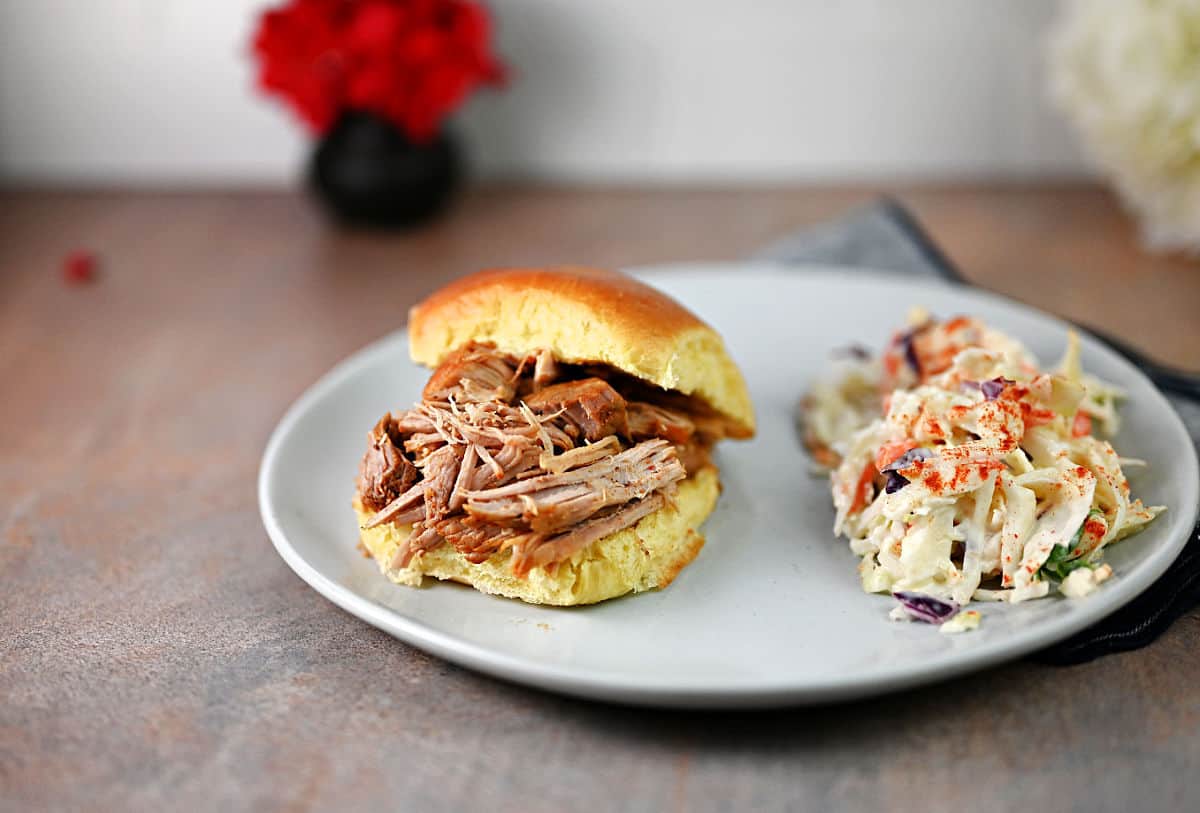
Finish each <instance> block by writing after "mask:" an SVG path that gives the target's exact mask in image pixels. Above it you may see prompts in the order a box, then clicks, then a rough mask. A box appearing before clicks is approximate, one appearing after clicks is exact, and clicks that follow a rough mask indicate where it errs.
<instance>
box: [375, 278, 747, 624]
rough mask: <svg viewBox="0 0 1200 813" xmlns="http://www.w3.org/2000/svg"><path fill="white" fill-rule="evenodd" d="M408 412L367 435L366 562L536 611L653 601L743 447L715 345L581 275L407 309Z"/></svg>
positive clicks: (664, 302) (461, 294) (692, 324)
mask: <svg viewBox="0 0 1200 813" xmlns="http://www.w3.org/2000/svg"><path fill="white" fill-rule="evenodd" d="M408 329H409V342H410V348H411V352H412V357H413V360H415V361H417V362H420V363H423V364H426V365H428V366H430V367H433V368H434V371H433V374H432V375H431V376H430V378H429V382H428V383H427V384H426V385H425V391H424V392H423V393H422V399H421V402H420V403H419V404H417V405H416V406H415V407H414V408H412V409H409V410H406V411H404V412H398V413H389V414H387V415H384V416H383V417H382V418H381V419H380V420H379V422H378V423H377V424H376V425H375V428H374V429H372V430H371V432H370V433H369V435H368V445H367V451H366V454H365V455H364V457H363V460H362V464H361V466H360V470H359V476H358V493H357V497H356V499H355V509H356V510H357V512H358V515H359V524H360V525H361V528H362V533H361V542H362V546H363V548H364V549H365V550H366V551H367V552H368V553H369V554H370V555H371V556H373V557H374V558H375V560H376V561H377V562H378V564H379V568H380V570H381V571H382V572H383V573H384V574H385V575H387V577H388V578H390V579H391V580H392V581H395V582H397V583H399V584H406V585H411V586H418V585H420V584H421V582H422V580H423V578H424V577H425V576H431V577H435V578H438V579H451V580H454V581H458V582H463V583H465V584H469V585H471V586H473V587H475V588H476V589H478V590H481V591H483V592H486V593H496V594H499V595H503V596H510V597H512V598H519V599H521V600H523V601H528V602H531V603H536V604H560V605H567V604H589V603H593V602H597V601H603V600H604V599H608V598H612V597H614V596H619V595H623V594H624V593H628V592H631V591H632V592H640V591H643V590H649V589H652V588H655V587H666V586H667V585H668V584H670V583H671V581H672V579H674V578H675V576H676V575H677V574H678V573H679V571H680V570H682V569H683V567H684V566H685V565H687V564H688V563H689V562H691V561H692V559H694V558H695V557H696V554H697V553H699V551H700V548H701V547H702V546H703V544H704V538H703V537H702V536H700V534H699V533H697V530H696V529H697V528H698V527H699V525H700V524H701V523H702V522H703V521H704V520H705V518H706V517H707V516H708V515H709V513H710V512H711V511H712V509H713V506H714V505H715V504H716V501H717V494H718V492H719V490H720V484H719V482H718V479H717V470H716V466H715V465H714V464H713V461H712V457H711V451H712V447H713V444H715V443H716V442H717V441H718V440H721V439H722V438H726V437H731V438H748V437H751V436H752V435H753V434H754V412H753V408H752V407H751V404H750V397H749V393H748V392H747V391H746V385H745V382H744V381H743V379H742V375H741V373H740V372H739V371H738V368H737V367H736V366H735V365H734V363H733V361H732V360H731V359H730V358H729V356H728V355H727V353H726V351H725V346H724V343H723V342H722V341H721V337H720V336H718V335H717V333H716V332H715V331H713V329H712V328H710V327H708V326H707V325H705V324H704V323H703V322H701V321H700V320H699V319H697V318H696V317H695V316H694V315H693V314H692V313H690V312H689V311H687V310H686V309H684V308H683V307H682V306H681V305H679V304H678V303H677V302H675V301H674V300H672V299H670V298H669V297H667V296H666V295H664V294H662V293H660V292H658V291H656V290H654V289H653V288H650V287H648V286H646V285H643V284H642V283H640V282H637V281H636V280H633V279H631V278H629V277H627V276H624V275H622V274H617V273H613V272H608V271H598V270H593V269H584V268H562V269H544V270H537V269H529V270H520V269H512V270H497V271H484V272H481V273H478V274H474V275H472V276H469V277H466V278H465V279H462V280H459V281H457V282H455V283H453V284H451V285H449V286H447V287H445V288H443V289H442V290H440V291H438V292H437V293H435V294H433V296H431V297H430V298H429V299H427V300H426V301H425V302H423V303H421V304H420V305H418V306H416V307H415V308H413V310H412V313H411V314H410V316H409V328H408Z"/></svg>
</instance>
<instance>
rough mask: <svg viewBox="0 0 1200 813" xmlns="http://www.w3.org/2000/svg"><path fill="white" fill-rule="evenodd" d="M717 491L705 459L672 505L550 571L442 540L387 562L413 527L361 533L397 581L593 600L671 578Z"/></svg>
mask: <svg viewBox="0 0 1200 813" xmlns="http://www.w3.org/2000/svg"><path fill="white" fill-rule="evenodd" d="M720 490H721V484H720V480H719V479H718V476H717V470H716V469H715V468H714V467H711V466H710V467H707V468H704V469H701V470H700V471H698V472H696V474H695V475H693V476H691V477H689V478H687V479H686V480H684V481H683V482H681V483H680V484H679V492H678V495H677V496H676V499H675V505H674V506H666V507H664V508H661V509H659V510H658V511H655V512H654V513H653V514H649V515H648V516H646V517H643V518H642V520H641V521H640V522H638V523H637V524H636V525H633V526H631V527H629V528H625V529H624V530H621V531H617V532H616V533H613V534H610V535H608V536H606V537H604V538H603V539H601V540H599V541H598V542H595V543H593V544H592V545H589V546H588V547H587V548H586V549H584V550H582V551H580V552H579V553H577V554H575V556H573V557H572V558H571V559H569V560H567V561H565V562H560V563H559V564H558V567H556V568H555V569H554V573H553V574H551V573H547V572H546V571H545V570H543V569H542V568H535V569H534V570H533V571H531V572H530V573H529V574H528V575H527V576H524V577H518V576H515V575H513V572H512V569H511V568H510V566H509V560H510V558H511V553H510V552H509V551H502V552H500V553H497V554H495V555H494V556H492V557H491V558H490V559H488V560H487V561H485V562H482V563H481V564H471V563H470V562H468V561H467V560H466V559H465V558H464V557H463V555H462V554H461V553H459V552H458V551H456V550H455V549H454V548H453V547H452V546H450V545H445V544H444V545H441V546H440V547H437V548H434V549H433V550H429V551H426V552H424V553H422V554H420V555H418V556H416V557H414V558H413V560H412V561H411V562H409V563H408V567H406V568H399V569H390V568H389V567H388V563H389V562H390V561H391V560H392V557H393V555H394V554H395V552H396V550H397V548H399V547H400V545H401V544H402V543H403V542H404V540H405V539H407V538H408V536H409V533H410V532H411V527H410V526H407V525H403V526H397V525H381V526H379V527H376V528H370V529H367V530H363V531H362V532H361V537H360V538H361V540H362V545H363V547H364V548H365V549H366V551H367V552H368V553H369V554H370V555H371V556H372V557H373V558H374V559H375V561H376V562H377V563H378V564H379V569H380V571H381V572H382V573H383V574H384V575H385V576H387V577H388V578H389V579H391V580H392V581H394V582H396V583H397V584H404V585H408V586H410V587H419V586H420V585H421V584H422V582H423V581H424V579H425V577H426V576H428V577H430V578H435V579H442V580H450V581H456V582H461V583H463V584H468V585H470V586H471V587H474V588H475V589H476V590H480V591H482V592H484V593H492V594H494V595H500V596H507V597H509V598H516V599H520V600H521V601H527V602H529V603H531V604H555V605H559V606H567V605H572V604H594V603H596V602H597V601H604V600H605V599H610V598H615V597H616V596H621V595H624V594H626V593H640V592H642V591H644V590H653V589H654V588H656V587H666V586H667V585H668V584H670V583H671V582H672V581H673V580H674V578H675V577H676V576H677V575H678V574H679V571H681V570H683V568H684V567H686V566H687V565H688V564H689V563H690V562H691V561H692V560H693V559H695V558H696V554H698V553H699V552H700V548H702V547H704V537H703V536H701V535H700V533H699V532H698V530H697V529H698V528H699V527H700V525H701V523H703V522H704V520H705V519H706V518H707V517H708V515H709V514H710V513H712V510H713V507H714V506H715V505H716V503H717V496H718V494H719V493H720ZM355 510H357V511H358V517H359V524H360V525H362V524H363V523H365V522H366V521H367V518H368V517H369V516H370V513H369V512H365V511H363V509H362V506H361V505H357V504H356V505H355Z"/></svg>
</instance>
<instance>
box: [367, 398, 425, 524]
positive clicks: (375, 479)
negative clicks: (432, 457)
mask: <svg viewBox="0 0 1200 813" xmlns="http://www.w3.org/2000/svg"><path fill="white" fill-rule="evenodd" d="M399 441H400V433H399V431H398V430H397V428H396V426H395V424H394V422H393V421H392V416H391V413H388V414H387V415H384V416H383V417H382V418H380V419H379V423H377V424H375V428H374V429H372V430H371V431H370V433H369V434H368V435H367V444H368V445H367V453H366V454H365V455H363V459H362V463H360V464H359V467H358V493H359V496H360V497H361V498H362V504H363V505H365V506H366V507H367V508H369V509H370V510H372V511H378V510H379V509H380V508H383V506H385V505H387V504H388V503H389V502H391V501H392V500H394V499H396V497H398V496H399V495H400V494H402V493H403V492H404V491H406V490H407V489H408V487H409V486H411V485H412V484H413V482H414V481H416V479H417V468H416V466H414V465H413V464H412V462H411V461H410V460H409V459H408V458H407V457H405V456H404V453H403V452H401V451H400V449H399V447H398V445H397V443H398V442H399Z"/></svg>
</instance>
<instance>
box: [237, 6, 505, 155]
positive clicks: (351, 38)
mask: <svg viewBox="0 0 1200 813" xmlns="http://www.w3.org/2000/svg"><path fill="white" fill-rule="evenodd" d="M490 39H491V21H490V19H489V17H488V13H487V11H486V9H485V8H484V7H483V6H482V5H480V4H479V3H476V2H472V0H290V2H288V3H286V4H284V5H283V6H281V7H279V8H277V9H273V10H270V11H267V12H266V13H265V14H263V16H262V18H261V20H260V21H259V27H258V31H257V32H256V34H255V37H254V52H255V55H256V56H257V58H258V64H259V74H258V83H259V86H260V87H261V88H262V89H263V90H265V91H267V92H268V93H273V94H277V95H279V96H281V97H283V98H284V99H285V100H286V101H287V102H289V103H290V104H291V106H292V107H293V108H294V109H295V111H296V112H297V114H299V116H300V117H301V119H303V120H304V121H305V122H306V123H307V124H308V125H309V127H311V128H312V129H313V130H314V131H316V132H318V133H323V132H325V131H326V130H328V129H329V128H330V127H332V126H333V124H334V122H336V121H337V119H338V116H339V115H341V114H342V113H343V112H345V111H348V110H356V111H365V112H370V113H374V114H376V115H378V116H381V117H383V118H385V119H387V120H389V121H391V122H392V123H393V124H394V125H396V126H397V127H399V128H400V129H401V130H403V131H404V132H405V133H406V134H407V135H408V136H409V138H411V139H413V140H414V141H428V140H429V139H432V138H433V137H435V136H436V135H437V133H438V130H439V129H440V128H441V126H442V122H443V121H445V119H446V118H447V117H448V116H449V115H450V114H451V113H453V112H454V111H455V110H456V109H457V108H458V107H459V105H461V104H462V103H463V101H464V100H466V98H467V97H468V96H469V95H470V94H471V93H472V92H473V91H474V90H475V89H476V88H477V87H480V86H481V85H500V84H502V83H503V81H504V75H505V70H504V67H503V65H501V63H500V62H499V61H498V60H497V58H496V57H495V55H494V54H492V52H491V50H490V47H489V40H490Z"/></svg>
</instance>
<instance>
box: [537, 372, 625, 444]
mask: <svg viewBox="0 0 1200 813" xmlns="http://www.w3.org/2000/svg"><path fill="white" fill-rule="evenodd" d="M525 403H526V404H527V405H528V406H529V408H530V409H532V410H533V411H534V412H535V413H536V414H538V415H548V414H561V415H562V416H563V417H564V418H565V419H566V420H565V422H564V423H565V425H566V429H567V431H568V432H569V433H570V434H571V435H572V436H574V437H578V436H579V435H583V437H584V438H585V439H587V440H590V441H597V440H600V439H601V438H606V437H608V436H609V435H628V434H629V424H628V422H627V421H626V418H625V399H624V398H622V397H621V396H620V394H619V393H618V392H617V391H616V390H614V389H613V388H612V387H611V386H609V384H608V382H607V381H602V380H600V379H599V378H585V379H583V380H582V381H563V382H562V383H560V384H551V385H550V386H548V387H546V388H544V389H540V390H538V391H536V392H534V393H533V394H531V395H529V396H528V397H526V399H525Z"/></svg>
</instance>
